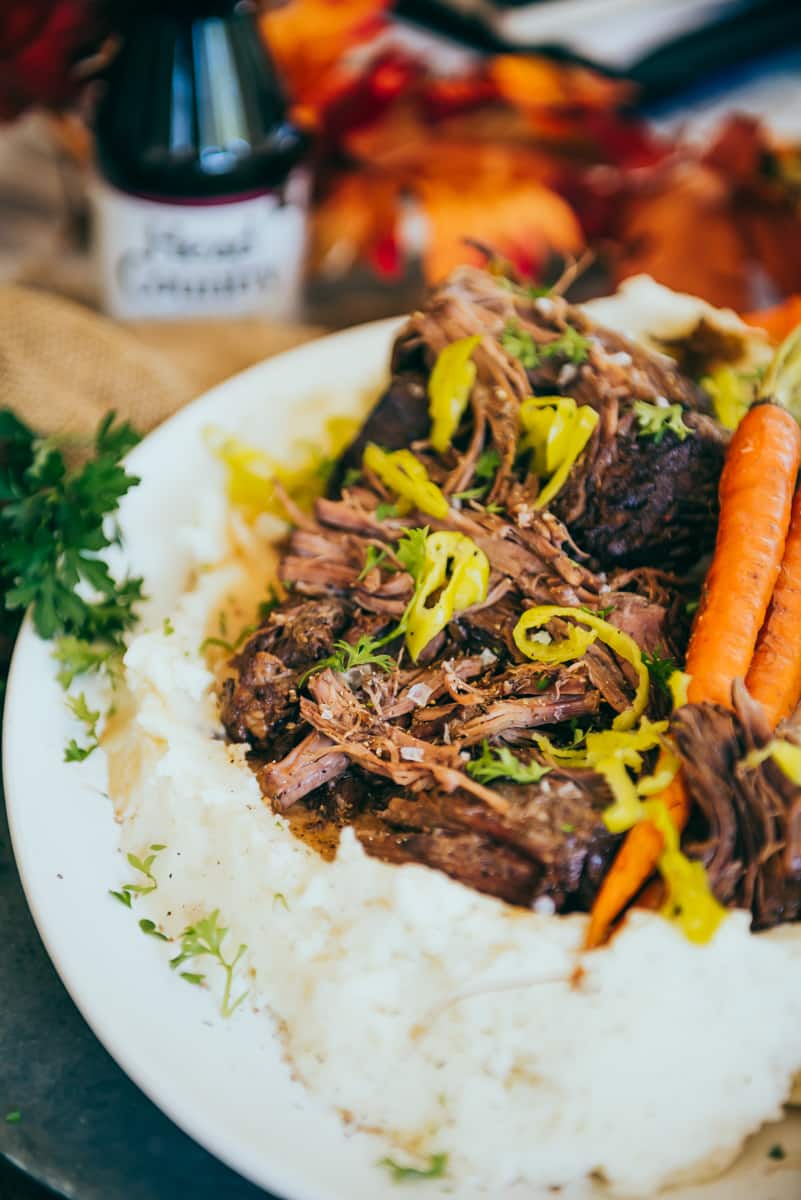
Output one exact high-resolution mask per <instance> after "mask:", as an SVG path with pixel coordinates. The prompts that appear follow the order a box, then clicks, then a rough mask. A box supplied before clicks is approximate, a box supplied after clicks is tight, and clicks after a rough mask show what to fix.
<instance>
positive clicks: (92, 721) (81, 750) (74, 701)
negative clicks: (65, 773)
mask: <svg viewBox="0 0 801 1200" xmlns="http://www.w3.org/2000/svg"><path fill="white" fill-rule="evenodd" d="M67 707H68V708H69V710H70V712H71V713H72V715H73V716H74V717H75V718H76V719H77V720H78V721H80V722H81V723H82V724H83V725H84V727H85V729H86V736H87V737H88V738H89V741H88V743H87V744H86V745H85V746H79V745H78V743H77V741H76V740H75V738H70V740H69V742H68V743H67V746H66V749H65V750H64V762H83V761H84V759H86V758H88V757H89V755H90V754H92V753H93V752H94V751H95V750H96V749H97V748H98V746H99V745H100V736H99V734H98V731H97V726H98V722H99V721H100V713H99V712H95V711H94V710H93V709H91V708H90V707H89V705H88V704H87V701H86V696H85V695H84V693H83V692H79V693H78V695H77V696H67Z"/></svg>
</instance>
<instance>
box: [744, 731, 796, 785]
mask: <svg viewBox="0 0 801 1200" xmlns="http://www.w3.org/2000/svg"><path fill="white" fill-rule="evenodd" d="M767 758H772V759H773V761H774V762H775V764H776V766H777V767H779V769H780V770H781V771H783V772H784V774H785V775H786V776H787V778H788V779H789V780H790V782H791V783H794V784H795V785H796V786H797V787H801V746H796V745H794V743H793V742H786V741H785V740H784V738H771V740H770V741H769V742H768V743H767V745H766V746H763V747H762V749H761V750H752V751H751V753H750V754H748V755H746V757H745V760H744V761H745V765H746V766H747V767H758V766H759V764H760V763H763V762H764V761H765V759H767Z"/></svg>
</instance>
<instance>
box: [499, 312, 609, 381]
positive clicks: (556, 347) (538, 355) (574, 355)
mask: <svg viewBox="0 0 801 1200" xmlns="http://www.w3.org/2000/svg"><path fill="white" fill-rule="evenodd" d="M501 345H502V346H503V348H504V350H505V351H506V353H507V354H510V355H511V356H512V358H516V359H517V360H518V361H519V363H520V365H521V366H523V367H525V368H526V370H527V371H531V370H533V369H534V368H535V367H538V366H540V364H541V363H542V362H543V361H544V360H545V359H548V358H556V357H559V358H564V359H566V360H567V361H568V362H571V363H576V364H579V363H583V362H586V360H587V355H588V354H589V348H590V343H589V340H588V339H587V338H586V337H585V336H584V334H582V333H579V331H578V330H577V329H574V328H573V326H572V325H567V326H566V327H565V329H564V332H563V333H560V335H559V337H557V338H555V339H554V340H553V341H551V342H543V343H540V342H535V341H534V338H533V337H532V336H531V334H530V333H528V332H527V331H526V330H525V329H522V328H521V327H520V325H518V324H517V322H514V321H512V322H510V323H509V324H508V325H507V326H506V328H505V329H504V331H503V333H502V334H501Z"/></svg>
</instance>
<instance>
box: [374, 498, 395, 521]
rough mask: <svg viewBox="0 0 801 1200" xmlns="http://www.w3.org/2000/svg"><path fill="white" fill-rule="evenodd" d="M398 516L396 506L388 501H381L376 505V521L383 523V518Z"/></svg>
mask: <svg viewBox="0 0 801 1200" xmlns="http://www.w3.org/2000/svg"><path fill="white" fill-rule="evenodd" d="M398 515H399V514H398V506H397V504H393V503H392V502H391V501H389V500H381V501H380V502H379V503H378V504H377V505H376V509H375V519H376V521H383V520H384V519H385V517H397V516H398Z"/></svg>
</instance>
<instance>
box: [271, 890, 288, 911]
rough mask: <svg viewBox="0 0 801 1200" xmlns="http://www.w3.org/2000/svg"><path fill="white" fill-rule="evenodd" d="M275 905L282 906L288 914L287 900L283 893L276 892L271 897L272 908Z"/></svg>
mask: <svg viewBox="0 0 801 1200" xmlns="http://www.w3.org/2000/svg"><path fill="white" fill-rule="evenodd" d="M276 904H280V905H282V907H283V908H285V909H286V911H287V912H289V903H288V902H287V898H286V896H285V895H284V893H283V892H276V893H275V895H274V896H273V908H275V906H276Z"/></svg>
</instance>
